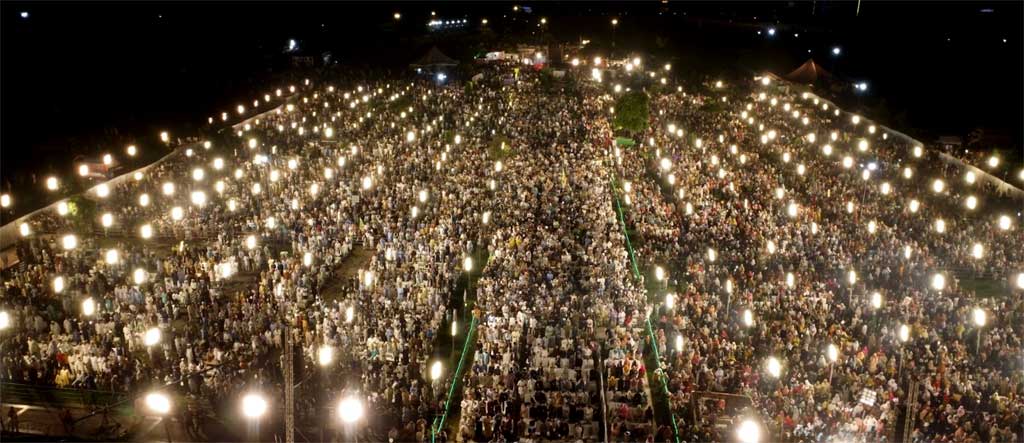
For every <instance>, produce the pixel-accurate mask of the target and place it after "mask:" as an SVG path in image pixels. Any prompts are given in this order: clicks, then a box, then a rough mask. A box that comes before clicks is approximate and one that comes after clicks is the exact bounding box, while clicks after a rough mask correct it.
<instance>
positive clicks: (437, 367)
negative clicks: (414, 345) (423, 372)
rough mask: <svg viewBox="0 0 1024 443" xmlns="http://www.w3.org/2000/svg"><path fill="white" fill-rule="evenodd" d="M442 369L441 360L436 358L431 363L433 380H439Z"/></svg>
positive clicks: (431, 377) (431, 378)
mask: <svg viewBox="0 0 1024 443" xmlns="http://www.w3.org/2000/svg"><path fill="white" fill-rule="evenodd" d="M441 369H442V367H441V360H435V361H434V363H433V364H431V365H430V380H431V381H437V380H438V379H439V378H441Z"/></svg>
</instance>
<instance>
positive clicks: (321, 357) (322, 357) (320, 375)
mask: <svg viewBox="0 0 1024 443" xmlns="http://www.w3.org/2000/svg"><path fill="white" fill-rule="evenodd" d="M316 357H317V363H320V370H319V371H317V382H318V383H317V385H318V386H317V390H316V406H317V411H318V412H319V414H318V415H322V414H323V412H322V410H321V408H322V406H323V393H324V391H325V390H326V389H327V383H325V381H326V379H327V371H328V370H329V367H330V365H331V363H333V362H334V348H333V347H331V346H328V345H321V346H320V348H319V349H317V351H316ZM326 418H327V417H323V416H319V417H318V419H319V420H320V441H326V440H324V425H325V423H326V422H327V420H326Z"/></svg>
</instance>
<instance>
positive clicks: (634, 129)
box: [614, 91, 650, 136]
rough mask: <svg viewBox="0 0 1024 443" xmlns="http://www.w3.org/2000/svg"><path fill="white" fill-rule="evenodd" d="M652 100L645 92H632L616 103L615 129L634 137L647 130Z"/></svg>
mask: <svg viewBox="0 0 1024 443" xmlns="http://www.w3.org/2000/svg"><path fill="white" fill-rule="evenodd" d="M649 119H650V99H649V98H648V97H647V93H645V92H643V91H631V92H627V93H626V94H624V95H623V96H622V97H619V99H618V100H616V101H615V121H614V125H615V129H616V130H619V131H622V132H623V133H625V134H626V135H629V136H633V135H634V134H638V133H641V132H643V131H645V130H647V125H648V121H649Z"/></svg>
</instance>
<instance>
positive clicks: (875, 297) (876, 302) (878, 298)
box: [871, 292, 882, 309]
mask: <svg viewBox="0 0 1024 443" xmlns="http://www.w3.org/2000/svg"><path fill="white" fill-rule="evenodd" d="M871 307H873V308H875V309H878V308H881V307H882V294H880V293H878V292H875V293H873V294H871Z"/></svg>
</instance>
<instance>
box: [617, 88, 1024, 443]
mask: <svg viewBox="0 0 1024 443" xmlns="http://www.w3.org/2000/svg"><path fill="white" fill-rule="evenodd" d="M766 81H767V82H769V83H770V82H771V79H768V80H766ZM704 86H705V87H703V88H700V89H701V90H703V91H705V92H703V93H697V94H687V93H685V92H681V91H675V92H673V93H667V94H663V95H660V96H657V97H656V98H655V99H653V100H652V101H653V103H654V104H653V105H652V111H651V112H652V116H653V118H652V122H651V130H650V132H649V134H646V135H645V137H643V138H642V140H644V141H645V144H646V146H645V147H644V148H643V149H641V150H639V151H637V150H621V151H618V160H617V162H618V163H619V164H621V167H620V168H619V172H618V173H619V174H620V175H621V176H622V177H623V179H624V180H627V181H630V183H629V187H628V188H627V189H624V190H623V191H622V192H623V193H624V194H625V195H626V196H627V197H628V198H629V200H631V202H632V205H631V207H630V209H629V218H630V222H631V223H632V225H633V226H635V227H636V229H637V230H638V237H640V238H639V241H638V243H639V244H640V246H639V248H638V249H639V251H638V253H637V255H638V256H640V257H641V260H642V261H643V265H642V266H645V267H648V268H649V269H650V268H654V267H655V266H663V267H664V268H663V269H664V270H663V271H661V272H664V273H665V274H667V276H666V277H665V278H666V279H668V280H670V281H671V283H670V284H666V288H665V289H664V290H662V291H660V292H662V294H661V296H662V297H666V298H671V299H672V300H671V302H669V301H668V300H663V301H662V304H661V306H659V308H658V310H657V311H656V314H655V315H656V318H657V328H658V331H657V335H658V338H659V340H658V343H659V344H661V345H662V346H664V348H663V349H662V350H661V355H662V356H663V357H664V359H663V360H664V361H663V362H662V368H661V369H662V370H663V371H664V374H665V375H666V376H667V380H668V385H669V390H670V392H671V402H672V408H673V410H674V411H675V412H676V417H677V418H678V419H679V430H680V434H681V437H682V438H683V439H684V440H686V441H708V440H718V439H721V438H723V435H728V436H729V438H731V437H732V435H733V434H722V432H723V430H726V431H728V432H729V433H732V432H734V431H735V430H736V429H737V427H738V423H739V422H740V420H744V419H749V418H750V417H760V419H759V421H761V422H762V423H763V426H764V427H765V428H766V429H769V430H771V437H772V439H780V440H787V441H794V440H795V441H823V440H825V439H831V438H843V439H845V440H846V441H881V440H885V439H887V438H890V437H891V436H893V435H894V431H895V429H896V427H897V426H900V427H902V426H903V424H902V423H897V417H900V412H901V411H903V410H902V409H900V408H901V407H907V406H908V405H911V404H912V405H913V406H912V407H911V409H910V410H909V411H910V412H911V413H916V414H917V416H916V417H913V420H912V421H911V422H910V423H912V426H913V428H912V429H907V430H906V432H911V433H912V436H913V438H914V440H915V441H1018V440H1019V439H1020V438H1021V435H1022V434H1021V429H1020V426H1019V425H1020V423H1021V417H1022V414H1024V402H1022V401H1021V400H1020V399H1021V394H1022V389H1024V384H1022V383H1024V379H1022V371H1021V369H1022V366H1024V365H1022V363H1024V356H1022V354H1021V331H1020V325H1021V324H1024V322H1022V320H1024V303H1022V302H1021V301H1020V300H1019V298H1020V297H1019V296H1015V295H1013V294H1019V291H1020V289H1021V288H1019V287H1018V285H1019V284H1020V282H1019V281H1018V280H1019V278H1020V277H1019V276H1018V275H1019V274H1018V273H1019V272H1021V270H1022V268H1024V248H1022V247H1021V245H1024V237H1022V230H1021V229H1020V222H1021V219H1020V214H1019V208H1020V202H1019V201H1012V200H1010V201H1008V200H1006V199H1002V198H1000V197H999V196H996V195H993V193H992V192H991V189H986V187H984V186H981V185H980V183H979V184H976V183H975V182H976V181H977V179H978V178H977V177H976V176H972V175H973V174H976V173H975V172H971V173H970V174H967V172H966V171H964V170H962V169H960V168H959V167H955V166H952V165H947V164H945V163H943V162H941V161H939V160H938V159H937V157H935V156H934V154H933V153H931V152H929V151H928V150H925V149H923V147H921V146H919V145H916V144H914V143H912V142H911V141H909V140H907V139H904V138H901V137H896V136H889V135H888V134H886V133H885V131H883V130H879V128H877V127H876V126H875V125H872V124H870V123H869V122H866V121H860V117H856V116H851V115H849V114H845V113H841V112H838V110H836V109H835V108H834V107H832V106H830V105H829V104H828V103H825V102H823V101H821V100H820V99H818V98H816V97H814V96H813V95H810V94H807V93H803V94H800V93H796V92H789V91H785V90H784V89H783V88H775V87H770V86H761V85H760V82H758V87H757V88H754V89H751V88H749V87H744V86H740V87H733V88H731V89H732V91H730V90H729V88H728V87H726V88H725V89H719V88H717V87H716V86H713V85H712V84H707V85H704ZM722 104H725V109H724V110H723V111H721V112H708V111H707V110H708V109H713V108H715V107H717V106H721V105H722ZM936 180H941V181H938V182H937V181H936ZM651 275H654V272H651ZM978 276H985V277H987V278H992V279H995V280H996V281H998V282H1002V283H1001V284H999V285H998V286H999V287H1001V288H1003V289H1002V290H1000V291H999V292H1002V293H1004V294H1006V295H1005V296H1004V295H996V296H987V297H982V296H978V295H976V294H974V293H973V291H972V290H970V289H967V288H965V287H962V286H961V285H960V284H959V278H960V277H965V278H973V277H978ZM673 341H674V342H675V343H676V344H677V345H678V348H676V347H673V346H671V343H673ZM912 384H917V387H915V388H912V386H911V385H912ZM913 392H916V393H917V397H916V398H908V397H909V395H911V393H913ZM709 393H726V394H733V395H734V398H730V397H724V396H715V395H710V394H709ZM915 411H916V412H915ZM694 417H696V419H693V418H694Z"/></svg>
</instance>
